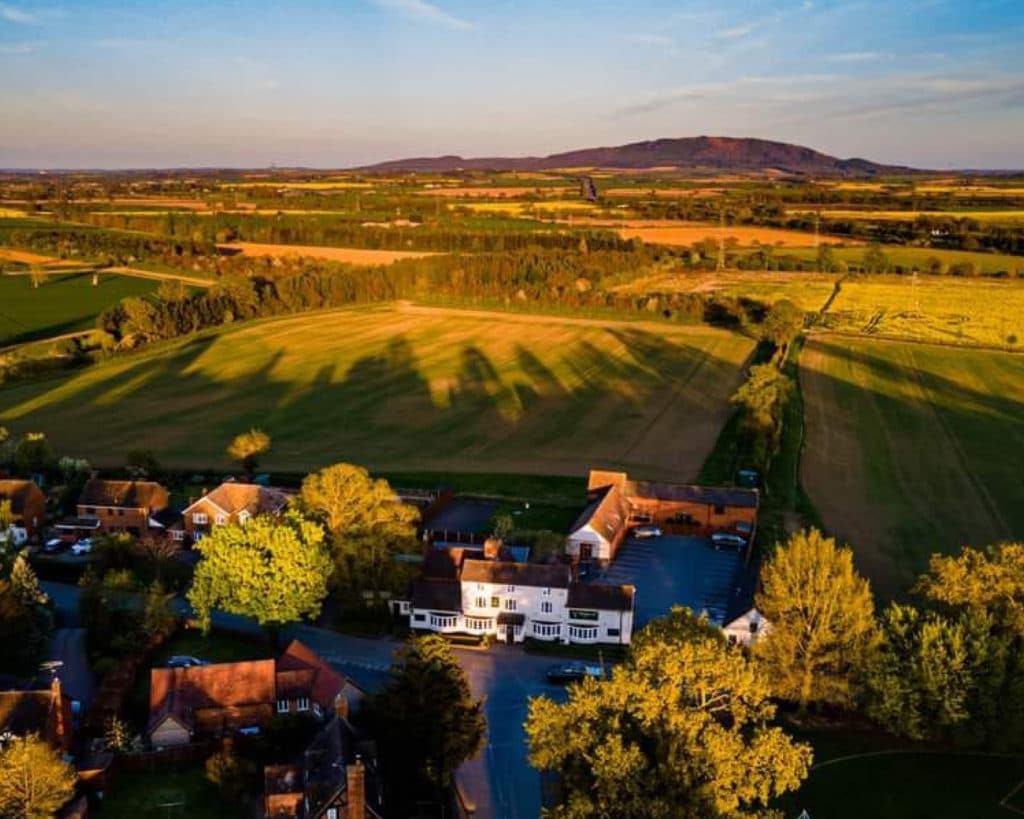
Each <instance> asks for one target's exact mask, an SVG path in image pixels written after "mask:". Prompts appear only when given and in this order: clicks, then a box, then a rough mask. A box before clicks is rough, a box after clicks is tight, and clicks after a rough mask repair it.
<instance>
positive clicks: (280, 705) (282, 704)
mask: <svg viewBox="0 0 1024 819" xmlns="http://www.w3.org/2000/svg"><path fill="white" fill-rule="evenodd" d="M277 713H279V714H287V713H288V700H278V701H277Z"/></svg>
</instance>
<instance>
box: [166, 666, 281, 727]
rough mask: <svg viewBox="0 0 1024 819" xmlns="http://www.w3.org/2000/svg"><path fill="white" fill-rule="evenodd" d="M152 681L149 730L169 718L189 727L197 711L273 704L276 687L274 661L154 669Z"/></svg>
mask: <svg viewBox="0 0 1024 819" xmlns="http://www.w3.org/2000/svg"><path fill="white" fill-rule="evenodd" d="M149 679H150V685H149V716H150V730H152V728H153V727H155V726H156V725H157V724H158V723H159V722H160V721H162V720H163V718H164V717H166V716H169V715H170V716H174V717H175V718H176V719H177V720H178V721H179V722H182V723H183V724H185V725H188V724H191V714H192V712H194V711H195V710H196V709H201V708H224V707H230V706H241V705H253V704H263V703H271V702H273V701H274V694H275V688H276V680H275V676H274V661H273V660H249V661H247V662H240V663H215V664H213V665H201V666H193V667H191V668H154V669H152V670H151V671H150V678H149Z"/></svg>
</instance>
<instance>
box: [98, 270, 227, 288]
mask: <svg viewBox="0 0 1024 819" xmlns="http://www.w3.org/2000/svg"><path fill="white" fill-rule="evenodd" d="M99 273H100V274H101V275H102V274H103V273H117V274H118V275H121V276H135V277H136V278H139V279H156V280H158V281H172V282H173V281H179V282H184V283H185V284H188V285H191V286H192V287H212V286H213V284H214V282H213V280H212V279H203V278H199V277H198V276H188V275H181V274H178V273H157V272H156V271H153V270H139V268H137V267H120V266H119V267H103V268H100V269H99Z"/></svg>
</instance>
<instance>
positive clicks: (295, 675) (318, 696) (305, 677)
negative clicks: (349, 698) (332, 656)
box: [277, 640, 346, 711]
mask: <svg viewBox="0 0 1024 819" xmlns="http://www.w3.org/2000/svg"><path fill="white" fill-rule="evenodd" d="M277 672H278V688H279V689H280V687H281V685H282V683H283V684H286V685H289V686H308V687H307V688H306V690H307V691H308V696H309V698H310V699H311V700H313V702H315V703H316V704H317V705H319V706H320V707H321V708H323V709H324V710H325V711H327V710H329V709H333V708H334V701H335V698H336V697H337V696H338V694H340V693H341V690H342V689H343V688H344V687H345V682H346V679H345V675H344V674H342V673H340V672H338V671H335V670H334V669H333V668H332V667H331V666H330V665H329V664H328V663H327V662H326V661H325V660H323V659H322V658H321V657H320V656H319V655H318V654H317V653H316V652H314V651H313V650H312V649H311V648H309V647H308V646H306V645H304V644H302V643H300V642H299V641H298V640H292V641H291V642H290V643H289V644H288V647H287V648H286V649H285V650H284V653H283V654H282V655H281V656H280V657H279V658H278V660H277ZM293 690H294V689H293Z"/></svg>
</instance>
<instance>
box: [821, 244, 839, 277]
mask: <svg viewBox="0 0 1024 819" xmlns="http://www.w3.org/2000/svg"><path fill="white" fill-rule="evenodd" d="M836 269H837V265H836V253H835V251H834V250H833V249H832V246H831V245H819V246H818V271H819V272H821V273H834V272H835V271H836Z"/></svg>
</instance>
